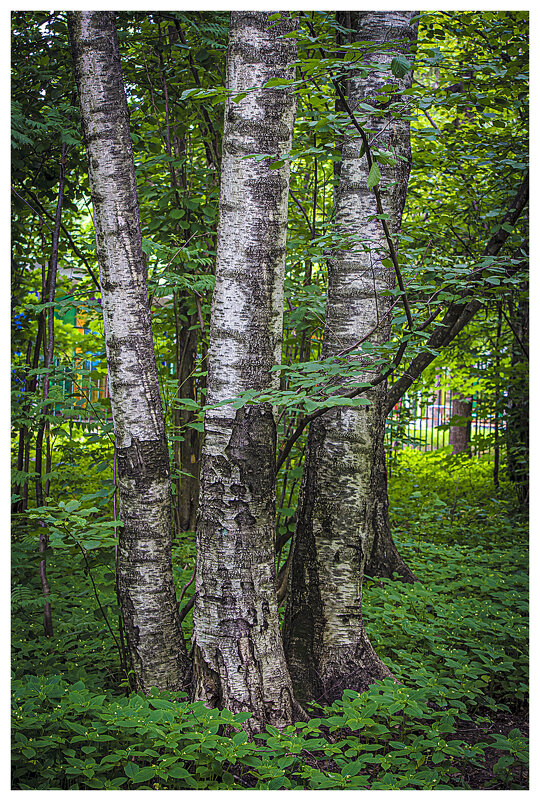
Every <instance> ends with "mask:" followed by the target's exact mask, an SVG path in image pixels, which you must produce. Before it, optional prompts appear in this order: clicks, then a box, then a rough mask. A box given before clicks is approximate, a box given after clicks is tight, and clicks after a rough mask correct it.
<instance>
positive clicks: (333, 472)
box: [284, 11, 415, 701]
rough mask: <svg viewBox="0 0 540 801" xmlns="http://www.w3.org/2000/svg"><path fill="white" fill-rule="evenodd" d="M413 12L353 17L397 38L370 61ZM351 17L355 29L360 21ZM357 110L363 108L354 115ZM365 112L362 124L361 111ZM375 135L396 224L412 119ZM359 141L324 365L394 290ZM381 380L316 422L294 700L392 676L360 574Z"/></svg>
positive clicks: (348, 165) (379, 432)
mask: <svg viewBox="0 0 540 801" xmlns="http://www.w3.org/2000/svg"><path fill="white" fill-rule="evenodd" d="M412 16H413V13H412V12H407V11H403V12H399V11H396V12H356V13H354V12H352V13H351V17H352V18H353V20H354V22H356V25H357V33H356V36H355V38H356V39H357V40H360V41H367V42H370V43H380V44H382V45H384V44H385V43H386V42H390V41H397V42H400V43H401V48H400V45H399V44H397V45H396V47H392V48H391V49H389V50H387V49H383V50H381V51H380V52H377V53H373V54H371V55H370V56H369V60H372V61H378V62H383V63H389V62H390V61H391V60H392V58H393V57H394V56H395V55H396V53H397V52H398V51H399V49H405V50H406V49H407V48H408V46H409V44H410V42H411V39H412V38H413V37H414V35H415V28H414V27H410V26H409V21H410V19H411V17H412ZM354 22H353V24H354ZM390 79H391V76H389V73H388V72H382V71H381V72H372V73H370V75H369V76H368V77H367V78H364V79H363V78H360V77H353V78H352V79H351V80H350V81H349V87H348V103H349V105H350V106H351V108H352V109H353V111H354V110H357V109H359V104H360V103H362V102H366V103H370V104H374V103H375V102H376V101H375V96H376V95H377V94H378V93H382V92H381V87H382V85H383V84H384V83H388V81H389V80H390ZM357 113H358V112H357ZM358 117H359V119H360V121H362V122H363V119H362V111H361V109H360V110H359V113H358ZM366 127H367V128H368V129H370V130H371V132H372V133H370V134H368V136H369V138H371V137H372V136H373V135H377V140H376V141H377V146H379V147H380V146H385V147H386V148H388V149H390V148H392V149H395V151H396V153H397V154H398V155H400V156H405V157H406V158H407V161H406V162H403V161H398V162H397V165H396V166H395V167H390V166H388V167H381V172H382V174H383V180H382V183H381V193H382V198H383V204H384V206H385V208H384V211H385V212H386V213H387V214H389V216H390V219H389V221H388V222H389V227H390V229H391V230H392V231H395V230H397V229H398V228H399V224H400V221H401V214H402V211H403V207H404V202H405V194H406V187H407V180H408V173H409V163H408V160H409V158H410V145H409V133H408V123H407V122H406V121H403V120H398V119H392V117H391V116H390V115H389V114H385V115H384V116H382V117H373V118H371V119H369V120H368V121H367V123H366ZM361 145H362V141H361V139H360V138H359V137H358V136H357V135H353V136H352V138H351V139H349V140H348V141H346V143H345V144H344V146H343V154H342V163H341V171H340V181H339V186H338V189H337V193H336V230H337V232H338V233H339V234H342V235H343V236H346V237H353V238H354V241H352V240H350V241H349V244H348V245H345V247H344V248H343V249H341V250H340V251H339V252H338V253H337V254H336V256H335V258H333V259H332V260H331V261H330V264H329V278H328V299H327V311H326V326H325V333H324V344H323V358H327V357H329V356H332V355H333V354H336V353H339V352H341V351H344V350H346V349H352V348H353V347H354V345H355V343H358V342H359V341H360V340H362V339H364V337H366V336H367V335H368V334H369V333H370V332H371V331H372V330H373V329H376V331H375V333H374V334H372V335H371V336H370V341H371V342H373V343H378V342H384V341H386V340H387V339H388V338H389V335H390V325H391V319H390V315H388V314H387V312H388V298H386V297H384V296H382V295H381V292H382V291H383V290H386V289H388V288H389V287H392V286H393V281H394V279H393V274H392V272H391V270H389V269H388V268H387V267H385V266H384V265H383V264H382V260H383V259H384V258H386V257H387V256H388V245H387V242H386V238H385V235H384V231H383V229H382V226H381V223H380V221H379V220H376V219H373V216H374V215H376V214H377V207H376V200H375V196H374V194H373V192H372V191H370V190H368V188H367V178H368V172H369V168H368V165H367V160H366V158H365V156H361V155H360V149H361ZM364 364H365V371H364V373H363V374H361V375H359V376H358V379H355V380H358V381H371V380H373V379H374V378H376V377H377V376H378V374H379V368H377V367H370V364H369V359H367V358H365V359H364ZM385 393H386V388H385V385H384V384H380V385H379V386H377V387H376V388H375V389H373V390H371V391H370V393H369V394H368V396H367V397H368V398H369V400H370V401H371V405H370V406H369V407H361V408H356V409H353V408H347V407H337V408H336V409H334V410H332V411H330V412H329V413H328V414H325V415H323V416H321V417H319V418H318V419H316V420H315V421H314V422H313V423H312V424H311V426H310V431H309V435H308V442H307V448H306V459H305V466H304V477H303V484H302V490H301V495H300V499H299V506H298V523H297V529H296V532H295V536H294V541H293V557H292V566H291V575H290V594H289V600H288V603H287V609H286V617H285V628H284V636H285V646H286V652H287V659H288V662H289V667H290V670H291V676H292V678H293V684H294V688H295V692H296V693H297V697H298V698H299V700H301V699H303V698H306V697H308V698H309V697H312V698H313V697H314V698H317V699H319V700H321V699H324V700H326V701H331V700H333V699H334V698H336V697H339V696H340V695H341V693H342V691H343V689H345V688H350V689H357V690H364V689H365V688H366V687H367V686H368V685H369V684H370V683H372V682H373V681H374V680H376V679H381V678H384V677H385V676H389V675H390V672H389V671H388V669H387V668H386V667H385V665H384V664H383V663H382V662H381V661H380V660H379V658H378V657H377V655H376V654H375V652H374V650H373V648H372V646H371V644H370V642H369V640H368V638H367V635H366V632H365V630H364V625H363V621H362V610H361V601H362V579H363V575H364V567H365V564H366V557H367V556H368V554H369V552H370V550H371V547H372V545H373V540H374V536H375V532H376V531H377V530H380V529H381V528H384V527H385V526H387V525H388V499H387V490H386V467H385V461H384V419H385V416H384V414H383V413H382V401H383V400H384V396H385Z"/></svg>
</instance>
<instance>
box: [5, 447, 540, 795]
mask: <svg viewBox="0 0 540 801" xmlns="http://www.w3.org/2000/svg"><path fill="white" fill-rule="evenodd" d="M98 492H99V490H98ZM107 492H108V490H107V488H106V487H105V490H104V494H103V495H102V496H97V498H96V497H94V498H86V500H81V497H79V503H80V504H81V505H80V506H75V504H74V503H72V504H71V505H70V504H69V503H66V505H65V506H64V507H63V508H62V507H60V506H58V507H53V513H52V516H53V517H55V523H54V525H53V524H51V525H50V527H49V533H50V538H51V542H52V543H53V544H54V543H55V542H56V547H55V553H52V554H51V555H50V556H49V557H48V576H49V582H50V585H51V602H52V608H53V620H54V629H55V630H54V638H53V639H47V638H45V637H44V636H43V634H42V609H43V599H42V596H41V588H40V583H39V569H38V561H39V560H38V554H37V547H36V533H35V531H34V530H29V529H28V528H24V527H22V526H21V527H20V528H19V527H17V526H15V543H14V546H13V556H12V565H13V581H14V586H13V597H12V600H13V638H12V650H13V681H12V690H13V788H14V789H31V790H38V789H42V790H44V789H62V790H68V789H72V790H77V789H81V790H83V789H123V790H131V789H133V790H135V789H362V788H365V789H526V787H527V776H528V772H527V738H526V733H527V731H528V728H527V697H528V696H527V683H528V667H527V621H528V616H527V615H528V606H527V597H528V575H527V568H528V562H527V534H526V521H525V520H524V519H522V518H521V517H520V516H519V514H518V512H517V504H516V503H515V501H514V495H513V490H512V488H511V486H510V485H509V484H507V483H505V482H504V481H501V486H500V489H499V490H498V491H497V492H496V491H495V490H494V489H493V482H492V478H491V467H490V465H489V463H488V462H487V461H485V460H480V461H478V460H469V459H466V458H464V459H456V458H455V457H451V456H450V454H449V453H448V451H447V450H444V451H441V452H436V453H431V454H421V453H418V452H414V451H404V452H403V454H401V455H400V457H399V462H398V465H397V468H395V469H394V471H393V475H392V480H391V487H390V494H391V502H392V514H393V530H394V534H395V539H396V542H397V544H398V548H399V550H400V553H401V554H402V555H403V557H404V558H405V560H406V561H407V562H408V564H409V565H410V566H411V567H412V569H413V570H414V572H415V574H416V575H417V577H418V579H419V582H417V583H415V584H412V585H410V584H402V583H400V582H394V581H389V580H383V581H378V580H367V582H366V586H365V589H364V599H363V609H364V617H365V622H366V627H367V629H368V632H369V635H370V638H371V639H372V642H373V643H374V645H375V648H376V650H377V652H378V653H379V654H380V655H381V656H382V657H383V658H384V660H385V662H386V663H387V664H388V665H389V667H390V668H391V670H392V671H393V673H394V675H395V676H396V678H397V679H399V681H400V682H401V683H394V682H392V681H391V680H386V681H385V682H384V683H382V684H377V685H375V686H373V687H372V688H371V689H370V690H369V692H367V693H363V694H361V695H359V694H358V693H355V692H352V691H345V693H344V695H343V698H342V699H341V700H339V701H336V702H335V703H334V704H333V705H332V706H330V707H326V706H317V705H314V706H313V708H312V710H311V712H312V715H313V717H312V718H311V720H310V722H309V723H307V724H305V723H299V724H297V725H296V726H291V727H289V728H288V729H286V730H285V731H283V732H279V731H277V730H276V729H274V728H272V727H270V726H269V727H267V731H266V732H265V733H263V734H261V735H259V737H258V738H257V739H256V740H255V741H254V742H248V741H247V735H246V734H245V733H244V732H243V731H242V730H241V728H240V724H241V723H242V720H243V719H245V716H244V717H242V715H240V716H236V717H233V716H232V715H231V714H230V713H228V712H226V711H222V712H220V711H216V710H208V709H206V708H205V707H204V706H203V705H202V704H192V703H189V702H188V701H187V699H186V698H185V697H183V696H182V695H181V694H180V695H179V694H174V695H171V694H167V693H157V692H156V693H154V694H153V695H151V696H149V697H144V696H142V695H140V694H136V693H130V692H129V681H128V677H126V676H125V675H123V674H122V672H121V671H120V669H119V663H120V660H119V652H118V648H117V645H116V643H115V640H114V639H113V635H114V637H116V639H118V618H117V608H116V603H115V590H114V588H115V576H114V550H113V547H112V545H111V541H112V536H113V532H114V529H113V528H112V527H110V526H106V525H105V526H100V525H99V524H100V523H103V522H104V520H103V517H104V514H106V513H107V511H109V510H108V508H105V511H104V510H102V509H101V508H100V504H99V498H100V497H101V498H104V499H105V500H107ZM96 503H97V505H96ZM92 509H94V510H95V511H88V510H92ZM54 510H56V511H54ZM77 543H78V544H77ZM81 543H82V544H84V545H85V554H86V558H83V555H82V552H81V549H80V547H79V545H80V544H81ZM66 550H67V551H69V555H70V558H69V559H66V556H67V555H68V554H67V553H66ZM193 562H194V550H193V544H192V542H191V541H190V540H188V539H185V540H182V541H180V542H179V543H178V544H177V545H176V546H175V564H176V567H177V581H178V586H179V587H181V586H183V585H184V584H186V583H187V582H188V581H189V579H190V577H191V574H192V570H193ZM92 581H93V582H94V584H95V587H96V588H97V592H98V595H99V602H100V603H99V604H98V602H97V600H96V595H95V592H94V588H93V584H92ZM192 590H193V585H191V586H190V587H189V589H188V590H187V593H186V597H189V594H190V592H192ZM100 604H101V608H100ZM103 613H105V615H106V617H107V621H106V620H105V618H104V614H103ZM190 617H191V615H189V616H188V617H187V618H186V621H185V631H186V635H188V634H189V626H190V622H189V621H190Z"/></svg>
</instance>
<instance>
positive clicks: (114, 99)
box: [68, 11, 188, 691]
mask: <svg viewBox="0 0 540 801" xmlns="http://www.w3.org/2000/svg"><path fill="white" fill-rule="evenodd" d="M68 22H69V29H70V37H71V43H72V50H73V59H74V64H75V72H76V78H77V86H78V90H79V99H80V104H81V111H82V122H83V131H84V136H85V141H86V147H87V152H88V163H89V177H90V188H91V191H92V202H93V206H94V226H95V232H96V244H97V253H98V260H99V267H100V282H101V294H102V307H103V319H104V325H105V344H106V350H107V364H108V368H109V387H110V397H111V407H112V413H113V420H114V432H115V441H116V450H117V459H118V488H119V501H120V518H121V520H122V522H123V527H122V528H121V529H120V537H119V548H118V573H119V575H118V585H119V592H120V604H121V607H122V616H123V621H124V628H125V631H126V637H127V643H128V648H129V653H130V657H131V662H132V668H133V670H134V673H135V677H136V685H137V687H138V688H140V689H143V690H145V691H146V690H149V689H150V688H151V687H153V686H155V687H158V688H160V689H171V690H176V689H179V688H181V687H182V686H185V684H186V680H187V675H188V658H187V653H186V647H185V642H184V638H183V636H182V630H181V627H180V621H179V617H178V608H177V603H176V595H175V590H174V583H173V574H172V562H171V489H170V465H169V456H168V448H167V442H166V439H165V427H164V419H163V410H162V406H161V399H160V396H159V385H158V377H157V369H156V362H155V355H154V345H153V340H152V329H151V324H150V313H149V308H148V298H147V292H146V283H145V264H144V258H143V252H142V241H141V231H140V222H139V207H138V200H137V189H136V183H135V170H134V165H133V153H132V149H131V140H130V133H129V113H128V107H127V102H126V97H125V93H124V87H123V81H122V73H121V66H120V55H119V50H118V39H117V35H116V27H115V17H114V13H113V12H100V11H82V12H80V11H76V12H69V13H68Z"/></svg>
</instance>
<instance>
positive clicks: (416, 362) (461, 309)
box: [386, 172, 529, 414]
mask: <svg viewBox="0 0 540 801" xmlns="http://www.w3.org/2000/svg"><path fill="white" fill-rule="evenodd" d="M528 197H529V173H528V172H527V174H526V175H525V177H524V178H523V181H522V183H521V185H520V187H519V189H518V191H517V193H516V196H515V197H514V200H513V201H512V204H511V206H510V209H509V210H508V212H507V213H506V214H505V216H504V219H503V221H502V223H501V226H500V227H499V228H498V229H497V231H496V232H495V233H494V234H493V236H492V237H491V239H490V240H489V242H488V243H487V245H486V247H485V248H484V253H483V256H496V255H497V253H499V251H500V250H501V248H502V247H503V245H504V244H505V242H506V240H507V239H508V237H509V236H510V233H511V231H509V230H505V229H504V228H503V227H502V226H503V225H505V224H506V225H508V227H512V228H513V227H514V226H515V224H516V223H517V221H518V219H519V217H520V215H521V213H522V212H523V209H524V208H525V206H526V205H527V200H528ZM481 277H482V272H479V274H478V279H477V280H478V281H480V280H481ZM481 306H482V303H481V302H480V301H479V300H476V299H474V300H471V301H469V302H468V303H466V304H464V303H463V301H462V302H459V301H455V302H454V303H452V304H451V305H450V307H449V308H448V310H447V312H446V314H445V316H444V319H443V321H442V324H441V326H439V327H438V328H437V329H436V330H435V331H434V332H433V333H432V335H431V336H430V338H429V339H428V341H427V347H428V348H429V349H430V350H429V351H427V350H426V351H424V352H423V353H420V354H418V356H416V357H415V358H414V359H413V360H412V362H411V363H410V365H409V366H408V368H407V370H406V372H405V373H404V374H403V375H402V376H401V377H400V378H399V379H398V380H397V381H396V383H395V384H393V386H391V387H390V389H389V390H388V394H387V402H386V413H387V414H389V413H390V411H391V410H392V408H393V407H394V406H395V405H396V403H397V402H398V401H399V399H400V398H401V397H402V396H403V395H404V394H405V392H406V391H407V390H408V389H409V387H410V386H411V385H412V384H413V383H414V382H415V381H416V379H417V378H418V377H419V376H420V375H421V373H422V372H423V371H424V370H425V368H426V367H427V366H428V365H429V364H431V362H432V361H433V360H434V359H435V358H436V357H437V355H438V354H437V353H433V352H432V351H436V350H438V349H439V348H442V347H445V346H447V345H449V344H450V342H451V341H452V340H453V339H455V337H456V336H457V335H458V334H459V333H460V332H461V331H462V330H463V329H464V328H465V326H466V325H467V323H468V322H469V320H471V319H472V318H473V317H474V315H475V314H476V312H477V311H478V309H480V307H481Z"/></svg>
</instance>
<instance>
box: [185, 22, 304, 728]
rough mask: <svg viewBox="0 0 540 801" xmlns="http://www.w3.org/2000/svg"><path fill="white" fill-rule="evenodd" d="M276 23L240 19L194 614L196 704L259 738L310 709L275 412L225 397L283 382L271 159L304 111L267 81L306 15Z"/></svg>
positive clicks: (230, 59) (279, 222)
mask: <svg viewBox="0 0 540 801" xmlns="http://www.w3.org/2000/svg"><path fill="white" fill-rule="evenodd" d="M274 13H275V12H274ZM271 16H272V13H271V12H254V11H233V12H232V14H231V25H230V38H229V50H228V55H227V87H228V89H229V90H230V91H231V93H232V97H230V98H229V99H228V101H227V104H226V109H225V130H224V136H223V152H222V175H221V198H220V208H219V225H218V245H217V263H216V283H215V289H214V294H213V301H212V315H211V328H210V348H209V366H208V396H207V400H208V403H209V404H210V405H214V404H219V403H222V404H223V405H221V406H219V407H217V408H212V409H210V410H208V411H207V412H206V421H205V424H206V437H205V444H204V449H203V458H202V478H201V503H200V507H199V519H198V525H197V579H196V582H197V583H196V591H197V599H196V603H195V608H194V615H193V621H194V696H195V698H198V699H203V700H204V701H205V702H206V703H207V704H209V705H210V706H212V707H226V708H227V709H230V710H231V711H232V712H235V713H236V712H251V713H253V718H252V720H251V721H249V723H248V724H247V727H248V728H249V729H250V730H251V731H252V732H253V731H256V730H257V729H260V728H261V727H262V728H264V725H265V724H267V723H271V724H274V725H277V726H283V725H285V724H287V723H288V722H290V721H291V720H292V719H293V718H294V717H295V716H296V715H297V714H300V710H299V708H297V705H296V703H295V701H294V698H293V692H292V684H291V680H290V677H289V672H288V670H287V665H286V661H285V655H284V651H283V644H282V640H281V634H280V630H279V622H278V613H277V599H276V580H275V567H274V529H275V446H276V426H275V420H274V416H273V412H272V407H271V405H270V404H269V403H259V404H253V405H247V406H243V407H242V408H239V409H235V407H234V406H233V405H231V404H227V403H225V401H227V399H230V398H233V397H235V396H236V395H238V394H240V393H242V392H244V391H246V390H248V389H249V390H252V391H253V392H254V393H255V392H260V391H262V390H266V389H276V388H277V386H278V379H277V374H275V373H270V370H271V368H272V366H273V365H274V364H276V363H279V361H280V356H281V342H282V314H283V276H284V266H285V241H286V229H287V204H288V189H289V166H288V164H287V163H285V164H284V165H283V166H281V167H279V168H278V169H271V165H272V162H273V161H274V160H276V159H278V158H280V157H282V156H283V155H285V154H287V152H288V151H289V150H290V148H291V143H292V131H293V125H294V117H295V108H296V104H295V97H294V94H293V93H292V92H291V90H290V89H289V88H286V87H285V88H284V87H277V88H271V87H269V88H264V87H265V84H266V83H267V82H268V81H269V80H270V79H276V78H277V79H285V80H290V79H292V78H294V67H293V66H292V63H293V62H294V60H295V57H296V43H295V39H294V38H285V35H286V34H287V33H291V32H293V31H294V30H295V28H296V25H297V20H295V19H293V18H292V17H291V15H290V14H289V13H287V12H282V13H281V15H280V16H279V17H277V18H276V19H271ZM244 93H246V94H245V95H244ZM237 94H240V97H235V95H237ZM254 156H266V157H268V158H266V159H256V158H253V157H254Z"/></svg>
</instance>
